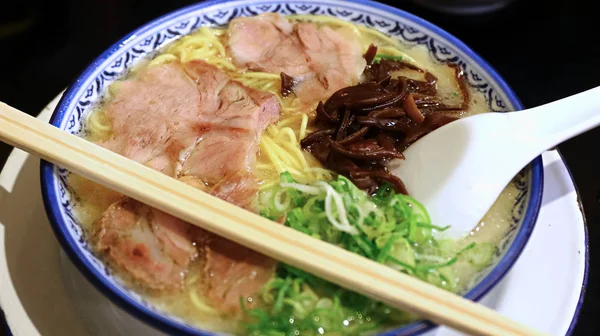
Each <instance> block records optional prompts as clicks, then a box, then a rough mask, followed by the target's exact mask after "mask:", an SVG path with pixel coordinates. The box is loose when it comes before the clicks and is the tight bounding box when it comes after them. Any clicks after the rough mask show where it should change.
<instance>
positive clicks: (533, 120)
mask: <svg viewBox="0 0 600 336" xmlns="http://www.w3.org/2000/svg"><path fill="white" fill-rule="evenodd" d="M510 114H511V118H514V120H513V122H514V123H515V124H516V125H518V129H519V130H520V135H519V139H520V140H521V141H522V142H523V143H525V144H526V147H527V148H529V149H530V150H531V151H532V153H530V156H529V159H531V158H533V157H535V156H537V155H538V154H540V153H542V152H544V151H545V150H547V149H549V148H552V147H554V146H556V145H558V144H560V143H562V142H564V141H566V140H568V139H571V138H573V137H575V136H577V135H579V134H581V133H584V132H586V131H588V130H590V129H592V128H594V127H597V126H598V125H600V87H597V88H594V89H591V90H588V91H584V92H582V93H579V94H576V95H573V96H570V97H567V98H564V99H561V100H558V101H556V102H553V103H549V104H545V105H541V106H538V107H534V108H531V109H528V110H526V111H521V112H512V113H510Z"/></svg>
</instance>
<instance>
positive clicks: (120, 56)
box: [41, 0, 543, 335]
mask: <svg viewBox="0 0 600 336" xmlns="http://www.w3.org/2000/svg"><path fill="white" fill-rule="evenodd" d="M249 2H251V4H248V3H249ZM264 12H275V13H280V14H283V15H292V14H317V15H327V16H333V17H337V18H340V19H343V20H347V21H349V22H353V23H357V24H362V25H366V26H368V27H372V28H375V29H377V30H379V31H381V32H383V33H385V34H387V35H389V36H392V37H394V38H396V39H398V40H399V41H401V42H402V43H404V44H406V45H407V46H415V45H423V46H425V47H426V48H427V49H428V50H429V53H430V54H431V56H432V57H433V58H434V59H436V60H437V61H439V62H442V63H447V62H453V63H457V64H459V65H460V66H461V68H462V69H463V71H464V73H465V77H466V79H467V81H468V84H469V85H470V86H471V87H473V88H475V89H476V90H478V91H480V92H482V93H483V95H484V96H485V98H486V102H487V104H488V106H489V109H490V110H491V111H497V112H504V111H511V110H516V109H520V108H521V105H520V103H519V101H518V99H517V98H516V97H515V96H514V94H513V93H512V91H511V90H510V89H509V88H508V87H507V86H506V84H504V82H503V81H502V80H501V79H500V77H499V76H498V75H497V74H495V72H494V71H493V70H492V69H491V68H490V67H489V66H488V65H487V64H486V63H485V62H484V61H483V60H481V59H479V57H478V56H477V55H476V54H474V53H473V52H472V51H471V50H469V49H468V48H467V47H466V46H464V45H462V43H460V42H459V41H458V40H456V39H455V38H453V37H452V36H450V35H448V34H447V33H445V32H443V31H442V30H440V29H439V28H437V27H435V26H433V25H431V24H429V23H428V22H426V21H423V20H421V19H419V18H417V17H414V16H412V15H410V14H408V13H405V12H402V11H400V10H397V9H394V8H391V7H387V6H384V5H381V4H377V3H374V2H370V1H364V0H353V1H337V0H319V1H314V0H304V1H294V0H291V1H267V0H264V1H208V2H204V3H201V4H198V5H194V6H190V7H187V8H184V9H182V10H179V11H177V12H174V13H172V14H168V15H166V16H164V17H162V18H159V19H157V20H155V21H153V22H151V23H149V24H148V25H146V26H144V27H142V28H140V29H138V30H136V31H135V32H133V33H132V34H130V35H129V36H127V37H126V38H125V39H123V40H122V41H120V42H118V43H117V44H115V45H114V46H112V47H111V48H110V49H109V50H107V51H106V52H105V53H104V54H103V55H101V56H100V57H99V58H98V59H97V60H95V61H94V62H93V63H92V64H91V65H90V66H89V67H88V69H86V70H85V71H84V73H83V74H82V75H81V76H80V77H79V78H78V79H77V81H75V82H74V83H73V84H72V86H71V87H70V88H69V90H68V91H67V92H66V93H65V95H64V96H63V98H62V100H61V101H60V103H59V105H58V107H57V109H56V110H55V112H54V114H53V116H52V119H51V123H52V124H53V125H55V126H56V127H58V128H60V129H62V130H65V131H67V132H69V133H71V134H78V133H79V132H80V131H81V130H82V127H83V125H84V119H85V116H86V114H87V113H88V112H89V110H90V108H92V107H93V106H94V105H95V104H96V103H97V102H99V101H100V100H101V99H102V97H103V93H104V90H105V89H106V88H107V86H108V85H110V83H112V82H114V81H115V80H117V79H119V78H121V77H122V76H124V75H125V74H126V73H127V71H128V69H130V68H131V66H132V65H134V64H135V63H136V62H137V61H139V60H140V59H143V58H146V57H151V55H153V54H155V53H156V50H157V49H159V48H161V47H163V46H165V45H167V44H168V43H170V42H172V41H174V40H176V39H178V38H179V37H181V36H183V35H186V34H189V33H190V32H193V31H195V30H196V29H198V28H199V27H201V26H203V25H211V26H224V25H226V24H227V23H228V22H229V21H231V20H232V19H233V18H236V17H240V16H253V15H257V14H260V13H264ZM68 175H69V172H68V171H67V170H65V169H61V168H58V167H55V166H53V165H51V164H49V163H47V162H42V166H41V177H42V191H43V197H44V203H45V206H46V209H47V212H48V214H49V218H50V220H51V223H52V225H53V228H54V230H55V233H56V235H57V237H58V238H59V240H60V241H61V243H62V245H63V247H64V248H65V250H66V251H67V252H68V254H69V255H70V257H71V259H72V260H73V261H74V262H75V264H76V265H77V266H78V267H79V269H80V270H82V272H83V273H84V274H85V275H86V276H87V278H88V279H89V280H90V281H91V282H93V283H94V284H95V285H97V287H98V288H100V289H101V290H102V291H103V292H104V293H105V294H106V295H107V296H109V297H110V298H111V299H113V300H114V301H116V302H117V303H119V304H120V305H121V306H122V307H124V308H125V309H126V310H128V311H129V312H130V313H132V314H134V315H135V316H137V317H139V318H141V319H142V320H144V321H146V322H148V323H150V324H152V325H154V326H156V327H159V328H160V329H162V330H164V331H167V332H170V333H177V334H181V333H184V334H190V335H209V334H207V333H205V332H201V331H199V330H198V329H195V328H194V327H193V326H191V325H189V324H186V323H184V322H183V321H182V320H181V319H179V318H176V317H173V316H168V315H166V314H163V313H161V312H160V311H159V310H158V309H157V308H155V307H154V306H152V305H151V304H149V303H147V302H146V301H144V300H143V299H142V298H141V297H140V296H139V295H138V294H137V293H136V292H134V291H133V290H130V289H129V288H127V287H125V286H123V285H122V284H121V283H120V282H119V280H118V279H117V278H116V277H114V276H113V275H112V274H111V272H110V270H109V269H108V268H107V267H106V266H105V265H104V264H103V262H102V261H101V260H99V259H98V258H97V257H96V256H95V255H94V254H93V253H92V252H91V251H90V249H89V246H88V244H87V240H86V237H85V232H84V231H83V230H82V228H81V226H80V225H79V224H78V223H77V218H76V216H75V215H74V213H73V202H74V199H73V194H72V192H71V191H70V188H69V186H68V180H67V179H68ZM516 182H517V183H516V184H517V188H518V193H519V194H518V196H517V198H516V202H515V204H514V205H513V208H512V218H511V219H510V220H511V228H510V233H509V236H508V237H507V239H505V240H504V241H503V244H502V246H501V248H500V251H499V257H500V261H499V262H498V264H497V265H496V267H495V268H490V269H489V270H488V272H487V273H486V274H483V275H482V280H481V281H480V282H479V284H478V285H476V286H475V287H474V288H473V289H471V290H470V291H469V292H468V293H467V294H466V295H465V296H466V297H468V298H470V299H478V298H480V297H481V296H482V295H483V294H485V293H486V292H487V291H488V290H490V289H491V287H493V285H494V284H495V283H496V282H497V281H499V279H500V278H501V277H502V276H503V275H504V274H505V273H506V272H507V271H508V269H509V268H510V267H511V266H512V264H513V263H514V261H515V260H516V258H517V257H518V255H519V254H520V252H521V251H522V249H523V247H524V245H525V243H526V241H527V239H528V237H529V234H530V233H531V230H532V229H533V225H534V223H535V220H536V217H537V213H538V211H539V207H540V204H541V194H542V192H541V191H542V185H543V177H542V165H541V159H540V158H538V159H536V161H534V163H533V164H532V165H531V166H530V167H529V168H527V169H525V170H524V171H522V172H521V173H520V174H519V175H518V176H517V178H516ZM431 327H432V325H431V324H429V323H425V322H416V323H413V324H411V325H408V326H405V327H403V328H400V329H397V330H394V331H393V332H392V333H389V335H392V334H393V335H407V334H414V333H419V332H422V331H424V330H427V329H430V328H431ZM385 335H388V333H386V334H385Z"/></svg>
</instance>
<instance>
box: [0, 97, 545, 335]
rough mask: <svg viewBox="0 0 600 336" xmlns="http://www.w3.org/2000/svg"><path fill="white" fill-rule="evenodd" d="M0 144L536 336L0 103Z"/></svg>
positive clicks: (386, 288)
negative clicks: (0, 142) (6, 144)
mask: <svg viewBox="0 0 600 336" xmlns="http://www.w3.org/2000/svg"><path fill="white" fill-rule="evenodd" d="M0 139H1V140H2V141H3V142H6V143H8V144H10V145H12V146H15V147H17V148H20V149H22V150H24V151H27V152H29V153H31V154H33V155H36V156H39V157H40V158H42V159H44V160H47V161H49V162H52V163H54V164H56V165H58V166H61V167H64V168H66V169H68V170H70V171H71V172H73V173H76V174H78V175H81V176H83V177H85V178H88V179H90V180H92V181H95V182H97V183H100V184H102V185H105V186H107V187H109V188H111V189H114V190H116V191H118V192H121V193H123V194H125V195H127V196H130V197H132V198H134V199H137V200H138V201H140V202H143V203H146V204H148V205H150V206H152V207H155V208H157V209H160V210H162V211H164V212H167V213H169V214H171V215H173V216H176V217H179V218H181V219H183V220H185V221H187V222H189V223H191V224H194V225H197V226H199V227H201V228H204V229H206V230H208V231H211V232H213V233H215V234H217V235H220V236H222V237H225V238H228V239H230V240H232V241H235V242H237V243H239V244H241V245H244V246H246V247H248V248H250V249H253V250H255V251H258V252H261V253H263V254H265V255H268V256H270V257H272V258H274V259H277V260H279V261H281V262H285V263H287V264H290V265H292V266H295V267H298V268H300V269H303V270H306V271H307V272H310V273H312V274H314V275H317V276H319V277H321V278H323V279H326V280H328V281H331V282H333V283H336V284H338V285H340V286H343V287H345V288H347V289H350V290H353V291H356V292H359V293H362V294H364V295H366V296H369V297H371V298H373V299H376V300H379V301H382V302H385V303H387V304H389V305H391V306H394V307H397V308H400V309H403V310H406V311H410V312H412V313H414V314H417V315H418V316H421V317H423V318H425V319H428V320H431V321H432V322H435V323H438V324H443V325H447V326H449V327H452V328H454V329H456V330H459V331H463V332H466V333H469V334H476V335H502V336H508V335H541V334H542V333H540V332H538V331H536V330H533V329H530V328H529V327H526V326H524V325H521V324H519V323H517V322H515V321H512V320H510V319H508V318H506V317H504V316H502V315H500V314H498V313H496V312H494V311H493V310H491V309H488V308H486V307H484V306H482V305H479V304H477V303H474V302H472V301H469V300H466V299H464V298H462V297H460V296H458V295H455V294H452V293H450V292H447V291H444V290H442V289H439V288H437V287H435V286H433V285H430V284H428V283H425V282H423V281H420V280H418V279H416V278H413V277H410V276H408V275H405V274H403V273H400V272H398V271H395V270H393V269H391V268H389V267H387V266H384V265H381V264H378V263H376V262H374V261H371V260H369V259H367V258H364V257H361V256H359V255H357V254H354V253H351V252H349V251H346V250H344V249H342V248H339V247H336V246H334V245H332V244H329V243H326V242H323V241H320V240H318V239H315V238H312V237H310V236H308V235H305V234H303V233H300V232H297V231H295V230H293V229H291V228H288V227H285V226H283V225H277V224H274V223H273V222H271V221H270V220H268V219H265V218H263V217H261V216H259V215H257V214H254V213H252V212H250V211H247V210H244V209H242V208H239V207H237V206H234V205H232V204H229V203H227V202H226V201H223V200H221V199H219V198H216V197H214V196H211V195H209V194H207V193H205V192H202V191H200V190H198V189H195V188H193V187H191V186H188V185H186V184H185V183H183V182H179V181H177V180H175V179H173V178H171V177H169V176H167V175H164V174H162V173H159V172H157V171H155V170H153V169H151V168H148V167H146V166H144V165H142V164H139V163H137V162H135V161H132V160H129V159H127V158H125V157H123V156H120V155H118V154H115V153H113V152H111V151H109V150H106V149H104V148H102V147H100V146H97V145H95V144H93V143H91V142H88V141H87V140H85V139H82V138H79V137H77V136H74V135H71V134H68V133H67V132H64V131H61V130H59V129H58V128H56V127H54V126H52V125H50V124H47V123H44V122H42V121H40V120H38V119H36V118H34V117H31V116H29V115H27V114H25V113H23V112H21V111H19V110H17V109H15V108H12V107H10V106H8V105H6V104H4V103H2V102H0Z"/></svg>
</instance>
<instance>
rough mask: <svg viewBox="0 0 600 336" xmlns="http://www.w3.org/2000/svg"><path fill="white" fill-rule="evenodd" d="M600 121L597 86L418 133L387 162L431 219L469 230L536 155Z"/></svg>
mask: <svg viewBox="0 0 600 336" xmlns="http://www.w3.org/2000/svg"><path fill="white" fill-rule="evenodd" d="M599 124H600V87H597V88H594V89H591V90H589V91H585V92H583V93H579V94H577V95H574V96H571V97H568V98H564V99H562V100H559V101H556V102H553V103H549V104H546V105H542V106H538V107H535V108H531V109H527V110H524V111H519V112H509V113H483V114H477V115H474V116H470V117H466V118H463V119H459V120H457V121H454V122H451V123H449V124H447V125H446V126H443V127H440V128H439V129H437V130H435V131H433V132H431V133H429V134H428V135H426V136H424V137H423V138H421V139H419V140H418V141H417V142H415V143H414V144H413V145H412V146H410V147H409V148H408V149H407V150H406V151H405V152H404V155H405V156H406V160H405V161H402V162H399V163H397V164H396V163H394V166H391V167H390V169H391V171H392V172H393V173H394V174H397V175H398V176H400V177H401V178H402V180H403V181H404V183H405V185H406V188H407V190H408V192H409V193H410V194H411V195H412V196H413V197H415V198H416V199H417V200H419V201H420V202H422V203H423V205H425V207H426V208H427V210H428V211H429V213H430V215H431V220H432V222H433V223H434V224H436V225H439V226H446V225H450V226H451V227H450V229H449V230H448V231H446V232H445V233H446V234H448V235H449V236H451V237H460V236H463V235H466V234H468V233H469V232H471V230H473V228H474V227H475V226H476V225H477V224H478V223H479V221H480V220H481V219H482V218H483V216H484V215H485V214H486V212H487V211H488V210H489V209H490V207H491V206H492V205H493V203H494V202H495V201H496V199H497V198H498V196H499V195H500V193H501V192H502V190H503V189H504V188H505V187H506V186H507V184H508V183H509V182H510V181H511V180H512V178H513V177H514V176H515V175H516V174H517V173H518V172H519V171H520V170H521V169H522V168H523V167H525V166H526V165H527V164H528V163H529V162H531V161H532V160H533V159H534V158H535V157H537V156H538V155H540V154H541V153H543V152H544V151H546V150H548V149H549V148H552V147H554V146H556V145H557V144H560V143H561V142H563V141H565V140H568V139H570V138H572V137H575V136H577V135H579V134H581V133H583V132H585V131H587V130H589V129H592V128H594V127H596V126H598V125H599Z"/></svg>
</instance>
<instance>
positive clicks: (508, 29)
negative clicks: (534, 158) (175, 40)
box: [0, 0, 600, 335]
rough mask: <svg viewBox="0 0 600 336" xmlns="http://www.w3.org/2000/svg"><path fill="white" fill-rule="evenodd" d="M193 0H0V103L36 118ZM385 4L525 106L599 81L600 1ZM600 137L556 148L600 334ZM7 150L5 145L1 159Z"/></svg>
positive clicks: (580, 327) (582, 324)
mask: <svg viewBox="0 0 600 336" xmlns="http://www.w3.org/2000/svg"><path fill="white" fill-rule="evenodd" d="M194 2H197V1H184V0H171V1H168V0H162V1H156V0H146V1H140V0H138V1H136V0H70V1H69V0H62V1H61V0H58V1H56V0H55V1H41V0H40V1H29V0H16V1H9V0H0V100H1V101H4V102H6V103H8V104H10V105H13V106H15V107H17V108H19V109H21V110H23V111H26V112H28V113H30V114H34V115H36V114H37V113H39V112H40V111H41V110H42V108H43V107H44V106H45V105H46V104H47V103H48V102H50V100H52V99H53V98H54V97H55V96H56V95H57V94H58V93H59V92H60V91H62V90H63V89H64V88H65V87H66V86H68V85H69V84H70V82H71V81H72V80H73V79H74V78H75V77H76V76H77V75H78V74H79V72H80V71H82V70H83V69H84V67H86V66H87V64H88V63H89V62H91V61H92V60H93V59H94V58H95V57H96V56H98V55H99V54H100V53H101V52H102V51H103V50H104V49H106V48H107V47H108V46H110V45H111V44H112V43H114V42H116V41H117V40H118V39H120V37H122V36H123V35H124V34H126V33H128V32H129V31H131V30H133V29H135V28H136V27H138V26H140V25H142V24H144V23H146V22H147V21H149V20H151V19H153V18H156V17H157V16H160V15H162V14H164V13H166V12H169V11H171V10H174V9H177V8H179V7H182V6H185V5H188V4H191V3H194ZM382 2H385V3H388V4H390V5H394V6H396V7H399V8H401V9H404V10H406V11H409V12H412V13H414V14H416V15H418V16H421V17H422V18H424V19H426V20H428V21H431V22H433V23H434V24H436V25H438V26H440V27H441V28H443V29H445V30H447V31H448V32H449V33H451V34H453V35H455V36H456V37H458V38H459V39H461V40H462V41H464V42H465V43H466V44H467V45H469V46H470V47H471V48H472V49H474V50H475V51H476V52H477V53H479V54H480V55H481V56H482V57H483V58H484V59H486V60H487V61H488V62H489V63H490V64H491V65H492V66H493V67H494V68H496V70H497V71H498V72H499V73H500V75H501V76H503V77H504V79H505V80H506V81H507V82H508V84H509V85H510V86H511V87H512V88H513V89H514V90H515V91H516V93H517V95H518V96H519V98H520V99H521V100H522V102H523V104H524V105H525V106H526V107H533V106H537V105H541V104H544V103H547V102H550V101H553V100H557V99H560V98H563V97H566V96H568V95H571V94H575V93H578V92H580V91H583V90H587V89H590V88H593V87H595V86H600V66H599V65H598V63H597V62H598V60H600V42H598V41H599V36H598V35H599V33H600V25H599V24H598V23H599V22H600V18H599V17H598V13H600V12H599V11H598V9H600V8H598V7H600V6H599V5H598V1H595V0H579V1H578V0H547V1H535V0H516V1H515V2H513V3H512V4H510V5H509V6H508V7H506V8H504V9H502V10H500V11H497V12H494V13H492V14H486V15H478V16H464V17H463V16H453V15H448V14H440V13H437V12H433V11H430V10H428V9H425V8H423V7H421V6H419V5H417V4H415V3H413V2H411V1H406V0H405V1H395V2H394V1H382ZM599 99H600V97H599ZM565 113H569V111H565ZM599 113H600V111H599ZM599 144H600V129H597V130H593V131H590V132H588V133H586V134H583V135H581V136H579V137H577V138H575V139H572V140H570V141H568V142H566V143H564V144H562V145H560V146H559V148H560V150H561V152H562V154H563V155H564V157H565V159H566V161H567V164H568V166H569V167H570V169H571V171H572V173H573V176H574V178H575V181H576V183H577V185H578V187H579V191H580V193H581V199H582V202H583V206H584V209H585V214H586V217H587V224H588V230H589V235H590V245H591V246H592V247H591V248H590V255H591V259H590V260H591V264H590V278H589V285H588V287H587V293H586V295H585V301H584V306H583V310H582V311H581V315H580V318H579V323H578V324H577V327H576V328H575V335H593V334H595V332H596V331H600V316H598V311H599V309H598V305H599V304H600V298H599V297H598V291H599V289H600V284H599V283H600V275H599V273H598V271H599V270H600V262H597V260H599V258H598V256H599V254H598V253H600V252H599V251H600V249H595V248H594V246H599V244H600V228H598V227H596V225H597V224H598V222H599V220H600V207H599V205H598V198H599V196H600V194H599V191H600V174H597V172H598V170H599V168H600V158H599V156H598V150H597V147H596V146H598V145H599ZM10 150H11V148H10V147H9V146H7V145H5V144H3V143H2V144H0V166H2V165H4V162H5V160H6V158H7V156H8V154H9V152H10ZM557 267H560V265H557ZM540 281H543V279H540ZM0 319H1V316H0ZM1 333H2V331H1V330H0V334H1Z"/></svg>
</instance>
